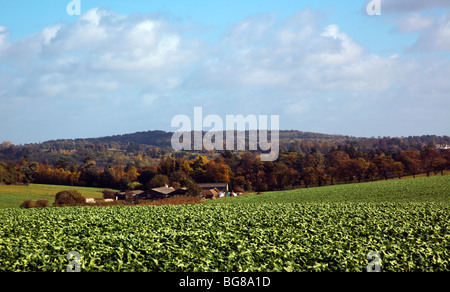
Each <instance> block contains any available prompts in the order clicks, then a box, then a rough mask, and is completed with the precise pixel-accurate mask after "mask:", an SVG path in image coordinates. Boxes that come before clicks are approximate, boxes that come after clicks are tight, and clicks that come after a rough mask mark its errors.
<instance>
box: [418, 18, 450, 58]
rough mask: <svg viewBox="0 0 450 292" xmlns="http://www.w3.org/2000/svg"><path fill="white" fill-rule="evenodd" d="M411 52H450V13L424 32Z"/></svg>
mask: <svg viewBox="0 0 450 292" xmlns="http://www.w3.org/2000/svg"><path fill="white" fill-rule="evenodd" d="M410 50H411V51H415V52H429V51H450V12H448V13H447V14H445V15H443V16H442V17H441V18H439V19H438V20H437V21H436V22H435V23H433V25H432V26H430V27H429V28H428V29H426V30H424V31H423V32H422V33H421V35H420V37H419V39H418V40H417V42H416V43H415V44H414V45H413V46H412V47H411V48H410Z"/></svg>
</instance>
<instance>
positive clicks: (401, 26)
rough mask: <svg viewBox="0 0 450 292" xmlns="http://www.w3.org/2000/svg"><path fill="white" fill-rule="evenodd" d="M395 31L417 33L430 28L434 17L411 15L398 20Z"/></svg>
mask: <svg viewBox="0 0 450 292" xmlns="http://www.w3.org/2000/svg"><path fill="white" fill-rule="evenodd" d="M397 22H398V25H397V28H396V29H397V30H398V31H399V32H402V33H409V32H417V31H422V30H425V29H428V28H430V27H431V26H432V25H433V24H434V17H432V16H423V15H421V14H419V13H411V14H408V15H406V16H405V17H400V18H399V19H398V20H397Z"/></svg>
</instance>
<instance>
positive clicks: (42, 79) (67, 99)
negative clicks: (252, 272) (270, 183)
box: [0, 0, 450, 144]
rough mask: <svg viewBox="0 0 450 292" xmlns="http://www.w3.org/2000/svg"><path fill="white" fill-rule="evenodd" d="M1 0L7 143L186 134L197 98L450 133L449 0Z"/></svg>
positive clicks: (306, 119)
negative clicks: (75, 11) (69, 9)
mask: <svg viewBox="0 0 450 292" xmlns="http://www.w3.org/2000/svg"><path fill="white" fill-rule="evenodd" d="M69 2H70V1H69V0H57V1H55V0H41V1H28V0H27V1H25V0H17V1H3V0H0V7H1V8H0V142H1V141H11V142H13V143H16V144H23V143H35V142H40V141H46V140H50V139H62V138H87V137H100V136H106V135H114V134H124V133H132V132H136V131H146V130H156V129H160V130H167V131H171V130H172V131H174V130H176V129H173V128H171V127H170V125H171V119H172V118H173V117H174V116H175V115H178V114H185V115H189V116H192V115H193V110H194V107H196V106H202V107H203V112H204V113H205V115H207V114H216V115H219V116H223V117H224V118H225V115H228V114H234V115H238V114H243V115H250V114H254V115H279V116H280V124H281V128H282V129H287V130H290V129H296V130H302V131H312V132H320V133H329V134H344V135H351V136H363V137H371V136H375V137H376V136H409V135H424V134H436V135H449V134H450V118H449V117H450V96H449V93H450V82H448V81H447V80H448V76H449V73H450V64H449V62H450V60H449V56H450V2H449V1H447V0H430V1H419V0H380V3H381V12H382V14H381V15H380V16H369V15H367V13H366V6H367V4H368V3H369V2H370V1H368V0H367V1H366V0H346V1H333V0H329V1H298V0H296V1H293V0H279V1H261V0H259V1H254V0H247V1H234V0H229V1H204V0H196V1H181V0H178V1H177V0H165V1H158V0H153V1H128V2H127V1H119V0H109V1H106V0H81V1H80V3H81V15H80V16H76V15H75V16H69V15H68V14H67V13H66V6H67V4H68V3H69Z"/></svg>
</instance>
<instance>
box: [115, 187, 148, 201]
mask: <svg viewBox="0 0 450 292" xmlns="http://www.w3.org/2000/svg"><path fill="white" fill-rule="evenodd" d="M143 192H144V191H140V190H138V191H126V192H120V193H117V194H116V199H117V200H122V201H124V200H126V199H127V194H128V195H129V196H131V197H133V198H134V197H136V196H137V195H140V194H142V193H143Z"/></svg>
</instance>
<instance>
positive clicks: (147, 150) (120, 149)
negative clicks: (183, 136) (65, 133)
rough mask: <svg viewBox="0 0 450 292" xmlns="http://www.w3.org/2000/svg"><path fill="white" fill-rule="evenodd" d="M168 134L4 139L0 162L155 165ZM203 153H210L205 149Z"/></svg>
mask: <svg viewBox="0 0 450 292" xmlns="http://www.w3.org/2000/svg"><path fill="white" fill-rule="evenodd" d="M172 135H173V133H172V132H164V131H147V132H137V133H132V134H125V135H115V136H107V137H99V138H89V139H66V140H53V141H46V142H43V143H39V144H28V145H12V144H11V143H9V142H4V143H2V144H0V161H3V162H9V161H11V162H19V161H20V160H21V159H23V158H24V157H27V158H28V159H30V160H32V161H37V162H41V163H49V164H54V163H56V162H57V161H59V160H64V161H67V163H69V164H79V163H81V162H83V160H84V159H85V158H86V157H91V158H93V159H95V160H96V162H97V165H98V166H106V165H113V164H122V165H126V164H141V165H142V164H143V165H145V164H156V163H157V161H158V159H160V158H161V157H163V156H164V155H167V154H170V153H173V152H174V151H173V149H172V147H171V138H172ZM279 135H280V151H281V152H282V153H283V152H297V153H310V152H320V153H322V154H327V153H328V152H330V151H332V150H334V149H343V150H345V149H346V150H347V152H349V153H351V151H353V150H354V151H366V152H370V151H376V152H381V151H383V152H387V151H392V152H396V151H400V150H407V149H410V148H415V149H418V150H421V149H423V148H424V147H427V146H434V145H436V144H450V137H448V136H435V135H426V136H409V137H378V138H375V137H372V138H361V137H351V136H344V135H330V134H321V133H311V132H302V131H296V130H290V131H286V130H283V131H280V134H279ZM224 137H225V135H224ZM269 137H270V135H269ZM0 140H1V138H0ZM203 153H204V154H206V155H208V154H211V153H208V152H206V151H203ZM176 155H177V156H180V155H181V156H184V157H186V158H188V159H189V158H192V157H195V155H196V153H195V152H194V151H184V152H182V153H176Z"/></svg>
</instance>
